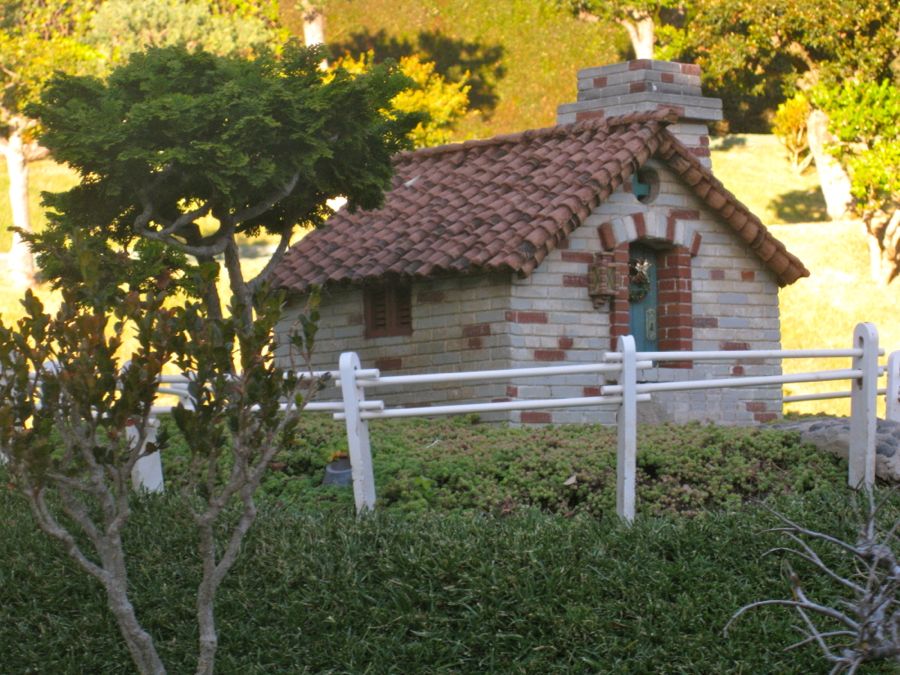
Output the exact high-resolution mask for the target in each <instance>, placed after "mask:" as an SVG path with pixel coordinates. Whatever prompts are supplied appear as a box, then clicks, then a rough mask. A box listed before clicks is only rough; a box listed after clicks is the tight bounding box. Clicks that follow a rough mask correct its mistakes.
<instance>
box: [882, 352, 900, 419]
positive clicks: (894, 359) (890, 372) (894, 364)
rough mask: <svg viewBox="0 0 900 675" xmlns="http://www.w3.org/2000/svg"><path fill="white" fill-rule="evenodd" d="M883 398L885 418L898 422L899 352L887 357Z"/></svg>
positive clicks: (899, 389) (899, 407)
mask: <svg viewBox="0 0 900 675" xmlns="http://www.w3.org/2000/svg"><path fill="white" fill-rule="evenodd" d="M884 400H885V406H884V417H885V419H889V420H893V421H894V422H900V352H892V353H891V355H890V356H889V357H888V362H887V389H886V391H885V394H884Z"/></svg>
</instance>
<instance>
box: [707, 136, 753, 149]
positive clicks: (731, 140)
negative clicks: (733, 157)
mask: <svg viewBox="0 0 900 675" xmlns="http://www.w3.org/2000/svg"><path fill="white" fill-rule="evenodd" d="M746 145H747V139H746V138H743V137H741V136H735V135H734V134H731V135H729V136H725V137H722V138H716V139H713V142H712V148H713V149H714V150H722V151H727V150H731V149H732V148H742V147H745V146H746Z"/></svg>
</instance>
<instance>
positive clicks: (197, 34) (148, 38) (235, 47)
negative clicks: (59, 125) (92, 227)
mask: <svg viewBox="0 0 900 675" xmlns="http://www.w3.org/2000/svg"><path fill="white" fill-rule="evenodd" d="M277 18H278V5H277V2H276V0H267V1H266V2H261V3H254V2H249V1H248V0H190V1H189V2H180V1H179V0H148V1H147V2H128V1H127V0H65V1H62V2H46V0H15V1H10V2H5V3H3V5H2V6H0V83H2V86H3V98H2V103H0V123H2V124H3V125H4V126H5V134H4V138H3V139H2V140H0V150H2V152H3V154H4V156H5V158H6V162H7V169H8V173H9V177H10V189H9V194H10V203H11V206H12V213H13V223H12V224H13V226H14V227H16V228H17V229H18V230H19V231H21V232H23V233H26V234H27V233H28V232H30V231H31V222H30V218H29V213H28V197H27V194H28V163H29V162H32V161H35V160H37V159H41V158H44V157H46V156H47V154H48V153H47V150H46V149H45V148H43V147H41V146H40V145H39V144H38V143H36V142H35V139H34V131H35V121H34V120H33V119H31V118H29V117H28V116H27V115H25V114H24V112H23V111H24V108H25V107H26V106H27V105H28V104H29V103H30V102H33V101H34V100H36V99H37V98H38V97H39V96H40V92H41V89H42V87H43V85H44V83H45V82H46V81H47V79H49V78H50V76H52V75H53V73H54V72H56V71H64V72H67V73H71V74H96V75H99V74H102V73H103V72H105V71H106V70H107V69H108V68H109V67H111V66H112V65H114V64H116V63H118V62H121V60H122V59H124V58H126V57H127V56H128V55H129V54H131V53H133V52H134V51H136V50H139V49H143V48H145V47H147V46H163V45H174V44H184V45H188V46H191V47H202V48H205V49H207V50H208V51H213V52H215V53H219V54H236V53H240V54H244V55H249V54H250V53H252V52H253V51H254V50H257V49H260V48H262V47H264V46H265V45H267V44H270V43H272V42H273V40H275V38H276V36H278V35H279V32H278V27H277ZM9 259H10V262H11V264H12V265H14V266H15V267H14V269H13V277H14V279H16V280H17V281H18V282H19V283H24V284H28V285H31V284H32V283H33V281H34V264H33V261H32V257H31V254H30V252H29V251H28V249H27V247H26V246H25V245H24V242H23V240H22V238H21V237H20V236H19V235H18V234H14V236H13V246H12V251H11V255H10V258H9Z"/></svg>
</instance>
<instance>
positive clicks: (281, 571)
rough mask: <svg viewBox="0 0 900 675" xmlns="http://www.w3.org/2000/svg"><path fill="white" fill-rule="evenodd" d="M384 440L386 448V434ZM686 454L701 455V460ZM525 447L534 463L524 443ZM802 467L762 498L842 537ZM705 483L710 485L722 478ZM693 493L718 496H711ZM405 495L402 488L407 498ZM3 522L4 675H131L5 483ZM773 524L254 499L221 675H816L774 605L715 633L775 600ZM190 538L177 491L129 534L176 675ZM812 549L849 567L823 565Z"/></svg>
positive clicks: (100, 611) (144, 506) (233, 580)
mask: <svg viewBox="0 0 900 675" xmlns="http://www.w3.org/2000/svg"><path fill="white" fill-rule="evenodd" d="M695 432H696V430H695V431H694V432H692V433H695ZM415 433H418V434H419V435H420V436H422V434H421V431H418V432H415ZM413 435H414V434H413ZM383 436H384V438H383V439H382V441H384V442H387V443H388V445H390V444H391V443H392V441H390V440H389V439H390V438H397V437H398V436H397V434H396V433H394V434H393V436H392V435H391V434H389V433H385V434H384V435H383ZM542 438H543V440H542V441H541V442H544V443H546V442H547V441H548V440H549V438H548V437H542ZM378 443H379V442H378V441H376V445H378ZM399 446H400V443H398V449H399ZM382 448H384V445H383V444H382ZM506 449H507V450H508V447H507V448H506ZM469 450H470V449H469V448H466V447H465V445H464V443H463V442H462V441H461V439H455V440H454V441H453V445H452V446H449V447H448V446H445V447H443V448H441V450H440V454H441V455H443V456H445V457H446V456H451V455H456V456H458V457H457V459H459V460H462V459H464V458H466V457H467V456H468V455H469ZM432 452H433V453H434V456H435V457H436V456H437V455H438V450H433V451H432ZM696 452H697V457H701V456H703V449H702V448H697V450H696ZM385 453H386V451H385V450H384V449H382V451H381V452H380V453H378V454H385ZM521 453H522V455H535V456H537V457H542V455H541V452H540V448H537V447H535V446H534V445H533V444H532V445H525V446H524V447H522V448H521ZM378 454H376V461H377V458H378ZM764 454H765V453H763V455H764ZM795 459H796V458H795ZM488 461H489V462H490V459H488ZM684 461H685V460H684V458H682V459H681V460H678V461H677V462H676V463H678V462H684ZM761 461H762V462H763V463H765V461H767V460H766V459H764V458H762V457H761ZM550 464H551V465H553V462H550ZM499 466H500V465H499V464H498V463H496V462H494V463H493V465H492V466H491V468H492V469H497V468H498V467H499ZM535 466H536V465H535ZM813 468H815V467H814V466H812V465H810V464H809V462H808V461H804V460H797V462H796V464H794V465H793V466H785V467H784V471H783V472H782V478H781V479H780V481H779V484H780V485H781V486H782V487H784V488H785V489H786V490H787V492H786V493H782V496H780V497H776V496H773V497H772V498H771V499H770V502H769V503H770V504H772V505H773V506H775V507H777V508H779V509H781V510H784V511H786V513H787V514H788V515H790V516H791V517H793V518H794V519H796V520H799V521H801V522H804V523H808V524H811V525H815V527H816V528H819V529H821V530H825V531H828V532H830V533H833V534H835V535H839V536H844V537H851V538H852V536H853V532H854V523H855V522H856V520H855V514H854V509H853V508H852V499H851V498H850V496H849V493H848V491H847V490H845V489H844V488H842V487H838V486H836V485H835V486H829V485H820V486H819V487H818V488H815V489H811V490H809V491H807V492H804V493H803V494H802V495H801V494H797V492H795V491H794V489H793V487H791V485H792V479H785V477H786V476H788V475H789V474H792V473H793V471H794V470H795V469H799V470H800V471H801V472H802V471H805V470H808V469H813ZM401 469H402V467H401V468H397V469H396V470H397V471H398V475H399V473H400V471H401ZM558 469H559V467H556V466H553V467H552V468H551V469H550V470H548V471H546V472H544V473H543V475H542V472H541V471H538V470H533V471H532V476H531V480H533V481H534V482H535V484H536V486H538V487H540V486H543V487H545V488H546V489H547V490H549V491H554V490H555V489H556V483H557V478H558V476H559V475H561V473H559V472H558ZM0 472H2V470H0ZM514 475H516V470H515V469H514V468H510V469H509V470H507V471H506V472H505V473H504V474H503V475H495V476H494V477H493V478H492V480H493V481H494V482H495V483H496V484H498V485H499V484H502V482H503V478H504V476H507V477H509V476H514ZM707 475H708V476H710V477H711V479H710V480H711V481H714V480H715V477H716V476H717V475H718V474H717V472H710V473H709V474H707ZM2 478H3V477H2V476H0V479H2ZM382 478H384V476H382ZM479 480H480V484H479V486H478V488H479V489H482V490H486V491H487V492H489V493H490V492H491V491H490V490H489V489H487V484H488V479H486V478H484V477H483V476H482V477H481V478H480V479H479ZM0 485H6V480H5V479H3V480H0ZM694 487H695V488H697V489H706V490H712V491H714V490H715V488H714V487H713V486H712V485H711V484H710V485H705V484H703V483H696V484H695V486H694ZM269 488H271V486H269ZM304 489H306V490H309V491H315V490H322V488H316V487H306V488H304ZM454 490H455V491H456V492H457V493H459V494H460V495H465V494H466V493H467V491H468V488H467V487H466V486H465V485H463V484H461V483H457V484H456V486H455V488H454ZM645 492H646V491H645ZM777 492H779V490H775V491H774V493H777ZM774 493H773V494H774ZM639 494H641V493H640V492H639ZM786 494H788V495H789V496H785V495H786ZM889 497H890V499H891V501H890V503H889V505H888V507H887V508H886V510H884V511H883V513H882V516H883V518H885V522H891V520H892V519H895V518H897V517H898V514H900V499H898V495H897V493H896V492H894V493H892V495H889ZM415 499H416V496H415V495H414V494H412V493H410V494H409V495H408V500H409V501H408V502H407V503H410V502H411V501H414V500H415ZM738 501H740V499H739V500H738ZM557 506H558V505H557ZM0 522H2V523H3V531H4V536H3V537H2V538H0V663H2V664H3V670H4V672H16V673H26V672H34V673H37V672H41V673H44V672H46V673H49V672H52V673H82V672H92V673H118V672H128V671H129V670H130V666H129V661H128V656H127V653H126V652H125V650H124V649H123V647H122V646H121V644H120V642H119V639H118V637H117V632H116V629H115V626H114V624H113V623H112V621H111V620H110V618H109V615H108V612H107V610H106V608H105V601H104V598H103V594H102V592H101V591H100V589H99V587H98V586H97V585H96V584H95V583H93V582H92V581H89V580H88V579H86V578H85V577H83V576H82V574H81V573H80V572H76V571H75V570H74V568H73V565H72V564H71V563H69V562H68V560H67V559H66V558H65V557H64V556H63V555H62V554H61V553H60V552H59V550H58V548H57V547H56V546H55V545H53V544H52V543H51V542H49V541H48V540H46V539H45V538H44V537H43V536H42V535H39V534H38V533H37V532H36V531H35V529H34V526H33V524H32V523H31V520H30V515H29V514H28V512H27V508H26V507H25V505H24V503H23V501H22V499H21V498H20V497H18V496H17V495H16V494H15V493H14V492H13V491H11V490H9V489H7V488H6V487H3V488H0ZM774 522H775V521H774V517H773V516H772V515H771V514H770V513H769V512H767V511H765V510H764V509H762V508H760V507H757V506H754V505H743V506H741V507H740V508H734V509H727V510H721V509H719V510H715V511H704V512H703V513H701V514H700V515H698V516H697V517H693V518H686V517H684V516H683V515H675V514H672V513H671V512H669V513H667V514H666V515H663V516H659V517H641V518H639V519H638V521H637V523H636V525H635V527H633V528H631V529H628V528H625V527H623V526H622V525H621V524H620V523H619V522H618V521H617V520H616V519H615V518H614V517H611V516H610V515H609V513H604V514H603V515H600V516H596V515H591V514H589V513H586V512H582V513H576V514H574V515H569V516H568V517H567V516H566V515H564V514H562V513H561V512H560V510H559V509H558V508H557V509H556V510H555V512H554V509H552V508H551V509H548V510H544V511H539V510H536V509H526V508H517V509H513V510H512V511H509V512H506V511H503V510H496V509H495V510H492V511H490V512H485V511H482V510H479V509H470V508H449V509H447V508H434V509H424V510H422V509H418V508H416V509H414V511H412V512H411V511H410V510H409V509H407V508H403V500H396V501H394V502H393V503H388V504H386V505H385V507H384V508H382V509H381V510H380V511H379V512H378V513H376V514H375V515H374V516H371V517H366V518H363V519H361V520H355V519H354V518H353V515H352V512H351V509H350V508H349V505H347V506H346V507H345V508H327V509H320V508H315V507H313V506H312V505H311V504H310V503H309V502H306V503H305V505H304V504H301V503H299V502H297V501H293V502H291V503H288V502H286V501H285V500H283V499H280V498H279V499H270V498H264V499H263V505H262V511H261V515H260V518H259V521H258V523H257V526H256V527H255V529H254V530H253V531H252V533H251V535H250V537H249V539H248V541H247V542H246V545H245V550H244V551H243V553H242V558H241V559H240V561H239V562H238V564H237V566H236V567H235V569H234V571H233V573H232V575H231V576H230V577H229V578H228V579H227V580H226V582H225V584H224V586H223V588H222V591H221V593H220V600H219V605H218V610H217V615H218V617H219V627H220V639H221V642H220V644H221V649H220V652H219V658H218V660H217V665H218V670H219V672H222V673H272V672H292V673H354V674H356V673H392V672H396V673H436V672H442V673H443V672H446V673H451V672H452V673H549V672H553V673H588V672H603V673H607V672H610V673H611V672H615V673H649V672H684V673H711V672H728V673H763V672H767V673H768V672H778V673H808V672H819V671H821V670H822V665H823V664H822V662H821V661H820V659H819V656H818V654H817V653H816V650H815V648H813V647H809V646H808V647H805V648H803V649H800V650H798V651H794V652H789V653H785V652H784V651H783V648H784V647H786V646H787V645H788V644H791V643H792V642H794V641H796V639H797V633H796V631H795V630H794V629H793V628H792V625H794V624H795V620H794V617H793V616H792V615H791V614H790V613H789V612H787V611H784V610H778V609H765V610H757V611H755V612H751V613H750V614H749V615H747V616H746V618H744V619H742V620H741V621H739V622H738V623H737V624H736V625H735V626H734V628H733V630H732V632H731V633H730V634H729V637H728V638H724V637H723V636H722V628H723V626H724V625H725V623H726V622H727V621H728V619H729V617H730V616H731V614H732V613H733V612H734V611H735V610H736V609H737V608H739V607H740V606H742V605H744V604H745V603H748V602H751V601H753V600H757V599H761V598H765V597H786V594H787V593H788V592H789V591H788V582H787V579H786V577H785V574H786V572H785V567H784V561H783V559H782V558H781V557H780V556H765V555H763V554H764V552H765V551H766V550H768V549H769V548H771V547H772V546H774V545H776V544H778V543H779V542H778V540H777V539H776V537H775V536H774V535H772V534H771V533H766V532H765V530H766V528H768V527H771V526H772V525H773V524H774ZM192 536H193V535H192V524H191V522H190V519H189V517H188V516H187V515H186V514H185V512H184V510H183V508H182V507H180V505H179V504H178V501H177V500H176V499H175V498H173V497H163V498H151V499H144V500H140V501H137V502H136V504H135V511H134V516H133V520H132V522H131V523H130V524H129V527H128V530H127V531H126V539H125V541H126V545H127V547H128V549H129V551H130V555H131V556H132V557H131V561H132V562H131V569H130V583H131V586H132V589H133V593H134V599H135V605H136V607H137V609H138V612H139V613H140V616H141V617H142V619H143V621H144V623H145V625H146V627H147V628H148V629H149V630H150V632H151V633H152V634H153V635H154V636H155V638H156V640H157V643H158V645H159V648H160V651H161V652H162V655H163V657H164V658H165V659H166V661H167V663H169V664H170V672H187V671H189V670H190V668H191V667H192V664H191V654H192V652H193V650H194V646H195V641H196V632H195V627H194V625H193V611H194V610H193V601H192V587H193V585H194V584H195V583H196V580H197V568H196V565H197V561H196V559H195V555H194V553H193V540H192ZM822 554H823V556H825V559H826V560H827V561H828V562H829V563H833V564H836V565H837V566H838V568H839V569H840V570H841V571H842V572H845V573H846V572H849V571H850V570H849V569H848V567H847V565H846V563H845V562H842V561H841V560H840V559H839V558H838V557H836V556H834V555H831V552H828V551H823V552H822ZM795 569H796V570H797V571H798V573H799V574H800V576H801V578H802V579H803V581H804V584H805V586H806V588H807V590H808V592H809V593H810V594H811V595H812V596H813V597H816V598H817V599H819V600H822V601H826V602H828V601H832V602H833V601H834V600H835V599H836V597H837V596H836V593H837V592H838V591H837V589H836V588H834V586H833V585H832V584H830V583H827V582H826V581H825V580H824V579H822V578H820V577H817V576H816V575H815V574H814V573H813V572H812V571H811V570H810V569H809V568H807V567H805V566H804V565H803V564H802V562H801V563H799V564H795ZM866 672H870V673H882V672H884V673H887V672H892V670H891V669H890V668H888V667H881V668H879V667H874V668H870V669H867V670H866Z"/></svg>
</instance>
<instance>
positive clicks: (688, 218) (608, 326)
mask: <svg viewBox="0 0 900 675" xmlns="http://www.w3.org/2000/svg"><path fill="white" fill-rule="evenodd" d="M649 166H650V167H651V168H653V169H655V170H656V172H657V174H658V176H659V181H660V184H659V190H658V194H657V196H656V197H655V199H654V200H653V202H652V203H651V204H643V203H641V202H639V201H638V200H637V199H636V198H635V197H634V195H632V194H631V193H630V191H627V190H624V189H622V190H619V191H618V192H617V193H615V194H614V195H612V197H611V198H610V199H608V200H607V201H606V202H604V203H603V204H602V205H600V207H598V208H597V209H596V211H595V212H594V213H593V214H591V216H589V217H588V218H587V220H586V221H585V224H584V225H582V226H581V227H580V228H579V229H578V230H576V231H575V232H573V233H572V235H571V236H570V237H569V240H568V242H567V243H566V246H565V247H564V248H562V249H558V250H556V251H554V252H553V253H551V254H550V255H549V256H548V257H547V258H546V259H545V260H544V261H543V262H542V264H541V266H540V267H538V269H537V270H535V272H534V273H533V274H532V275H531V276H530V277H529V278H527V279H514V280H513V284H512V297H511V303H512V307H513V308H514V309H515V310H516V312H517V317H516V318H518V317H520V316H524V317H527V318H528V321H521V320H519V321H514V322H513V324H512V325H511V326H510V329H509V336H510V346H511V349H512V364H513V366H515V367H525V366H530V365H537V364H539V363H541V362H551V361H552V362H565V363H580V362H594V361H596V360H598V358H599V355H600V354H601V353H602V352H603V351H606V350H608V349H611V348H614V345H615V339H616V336H617V335H623V334H627V333H628V332H629V331H628V326H627V321H628V307H627V297H628V293H627V262H628V244H629V243H630V242H632V241H635V240H645V241H651V242H657V243H658V244H659V245H660V246H661V247H662V249H663V251H664V253H663V255H661V260H663V261H665V259H666V258H670V259H671V260H670V262H671V264H668V266H666V269H665V270H664V269H661V270H660V278H659V285H660V298H659V299H660V322H659V326H660V350H666V351H668V350H684V349H693V350H711V351H720V350H744V349H779V348H780V322H779V316H778V286H777V283H776V281H775V279H774V278H773V276H772V274H771V272H769V271H768V269H766V268H765V266H764V265H763V263H762V262H761V261H760V260H759V258H758V257H757V256H756V255H755V254H754V253H753V252H752V251H750V250H749V249H748V247H747V246H746V244H744V243H743V242H742V241H741V239H740V238H738V237H737V236H735V234H734V233H732V232H730V231H729V230H728V229H726V227H727V226H725V225H723V224H721V223H720V222H719V221H718V220H717V219H716V218H714V217H713V216H712V215H711V214H710V213H709V212H708V211H707V210H706V209H705V207H704V205H703V204H702V202H701V201H700V200H699V199H697V198H696V197H695V196H693V195H692V194H690V193H688V192H687V191H686V190H685V189H684V187H683V185H682V184H681V183H680V181H679V180H678V179H677V178H676V177H675V176H674V175H673V174H672V173H671V172H669V171H668V170H667V169H666V168H665V167H664V166H663V165H661V164H659V163H657V162H651V163H650V165H649ZM598 251H610V252H613V253H614V255H615V258H614V260H615V262H614V264H615V265H616V267H617V272H616V276H617V278H618V283H619V290H618V292H617V294H616V297H615V298H613V300H612V301H611V302H610V303H609V304H608V305H606V306H604V307H601V308H599V309H595V308H594V306H593V303H592V302H591V299H590V298H589V297H588V294H587V269H588V265H589V264H590V263H591V262H592V260H593V259H594V257H593V254H594V253H595V252H598ZM665 251H667V252H665ZM664 265H666V263H664V264H663V265H661V268H662V267H663V266H664ZM667 270H668V271H667ZM667 274H668V276H667ZM673 307H677V308H678V311H677V312H675V311H670V310H671V309H672V308H673ZM685 366H687V367H685ZM780 372H781V368H780V364H779V363H778V362H777V361H769V362H765V363H760V362H747V361H744V362H740V363H737V364H727V363H722V362H718V363H709V362H703V363H701V362H698V363H694V364H686V363H685V362H679V361H673V362H670V363H667V364H664V367H659V368H655V369H653V370H652V371H645V372H644V374H643V377H644V379H645V380H646V381H674V380H687V379H711V378H720V377H729V376H733V375H734V376H736V375H773V374H780ZM600 385H601V381H600V379H599V378H598V377H596V376H590V375H577V376H567V377H556V378H548V379H547V381H542V382H535V383H529V384H527V385H522V384H520V385H519V387H518V391H517V393H518V395H519V396H520V397H522V398H550V397H552V398H562V397H570V396H573V397H574V396H582V395H588V396H590V395H598V394H599V386H600ZM644 407H645V408H647V407H652V408H653V410H654V413H653V418H654V419H656V420H672V421H677V422H685V421H689V420H710V421H717V422H722V423H726V424H727V423H733V424H736V423H748V422H753V421H768V420H770V419H773V418H774V417H775V416H777V415H779V414H780V411H781V389H780V387H777V386H776V387H766V388H762V387H755V388H738V389H734V388H730V389H721V390H707V391H696V392H671V393H665V394H657V395H655V396H654V402H653V404H652V406H644ZM514 419H515V418H514ZM518 419H519V421H522V422H542V423H551V422H552V423H568V422H579V423H591V422H600V423H604V424H608V423H613V422H614V419H615V418H614V410H612V409H610V408H606V409H604V408H583V409H571V410H554V411H547V412H541V413H537V412H528V413H519V418H518Z"/></svg>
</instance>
